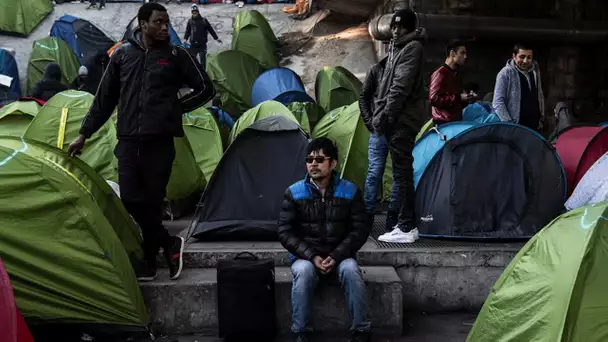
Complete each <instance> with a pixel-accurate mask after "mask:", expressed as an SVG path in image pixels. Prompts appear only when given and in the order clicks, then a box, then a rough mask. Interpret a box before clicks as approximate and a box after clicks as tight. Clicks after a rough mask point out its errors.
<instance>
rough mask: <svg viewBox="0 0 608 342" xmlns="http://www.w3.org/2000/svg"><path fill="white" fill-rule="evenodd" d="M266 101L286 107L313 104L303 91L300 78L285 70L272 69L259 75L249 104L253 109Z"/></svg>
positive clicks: (289, 70)
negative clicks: (296, 104)
mask: <svg viewBox="0 0 608 342" xmlns="http://www.w3.org/2000/svg"><path fill="white" fill-rule="evenodd" d="M268 100H274V101H277V102H280V103H282V104H284V105H285V106H288V105H289V104H291V103H293V102H315V101H314V100H313V99H312V98H311V97H310V96H308V94H306V90H305V89H304V84H303V83H302V80H301V79H300V76H298V74H296V73H295V72H293V71H292V70H291V69H287V68H273V69H270V70H267V71H265V72H264V73H263V74H261V75H260V76H259V77H258V79H257V80H256V81H255V83H254V84H253V88H252V89H251V102H252V105H253V106H254V107H255V106H257V105H259V104H260V103H262V102H264V101H268Z"/></svg>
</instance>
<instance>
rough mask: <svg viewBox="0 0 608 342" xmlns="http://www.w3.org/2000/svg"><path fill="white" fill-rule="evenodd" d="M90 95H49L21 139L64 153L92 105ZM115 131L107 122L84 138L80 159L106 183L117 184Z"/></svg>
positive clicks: (65, 93) (67, 93) (62, 93)
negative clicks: (108, 181) (50, 96)
mask: <svg viewBox="0 0 608 342" xmlns="http://www.w3.org/2000/svg"><path fill="white" fill-rule="evenodd" d="M93 99H94V97H93V95H91V94H89V93H87V92H83V91H76V90H67V91H64V92H61V93H59V94H57V95H55V96H53V97H52V98H51V99H50V100H49V101H48V102H47V103H46V104H45V105H44V106H43V107H42V109H40V112H39V113H38V115H37V116H36V118H35V119H34V120H32V123H31V124H30V126H29V127H28V128H27V130H26V131H25V133H24V134H23V136H24V137H25V138H28V139H32V140H37V141H40V142H43V143H45V144H48V145H50V146H53V147H57V148H60V149H63V150H64V151H67V148H68V146H69V145H70V143H72V141H74V140H75V139H76V138H77V137H78V135H79V131H80V127H81V124H82V120H83V119H84V117H85V115H86V114H87V113H88V112H89V108H90V107H91V105H92V104H93ZM116 143H117V139H116V128H115V127H114V125H113V124H112V122H111V121H108V122H106V123H105V124H104V125H103V126H102V127H101V129H99V131H97V132H96V133H95V134H93V136H92V137H91V138H90V139H87V141H86V145H85V148H84V149H83V150H82V154H81V155H80V158H81V159H82V160H83V161H84V162H85V163H87V164H88V165H89V166H90V167H92V168H93V169H94V170H95V171H97V172H98V173H99V175H100V176H101V177H103V178H104V179H106V180H111V181H114V182H118V172H117V163H116V158H115V157H114V147H115V146H116Z"/></svg>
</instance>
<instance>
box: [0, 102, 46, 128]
mask: <svg viewBox="0 0 608 342" xmlns="http://www.w3.org/2000/svg"><path fill="white" fill-rule="evenodd" d="M39 111H40V105H39V104H38V102H36V101H15V102H13V103H9V104H8V105H6V106H4V107H2V108H0V135H9V136H14V137H20V136H22V135H23V133H24V132H25V129H26V128H27V126H28V125H29V124H30V122H31V121H32V119H33V118H34V117H35V116H36V115H37V114H38V112H39Z"/></svg>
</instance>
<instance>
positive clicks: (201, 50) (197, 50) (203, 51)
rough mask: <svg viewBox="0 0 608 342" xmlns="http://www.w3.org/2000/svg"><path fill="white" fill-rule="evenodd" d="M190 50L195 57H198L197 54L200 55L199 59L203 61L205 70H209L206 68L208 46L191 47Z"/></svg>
mask: <svg viewBox="0 0 608 342" xmlns="http://www.w3.org/2000/svg"><path fill="white" fill-rule="evenodd" d="M188 51H189V52H190V54H191V55H192V57H194V58H196V56H197V55H198V59H199V61H200V62H201V66H202V67H203V70H207V68H206V63H207V47H206V46H203V47H191V48H190V49H189V50H188Z"/></svg>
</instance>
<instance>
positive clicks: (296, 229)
mask: <svg viewBox="0 0 608 342" xmlns="http://www.w3.org/2000/svg"><path fill="white" fill-rule="evenodd" d="M337 160H338V149H337V147H336V145H334V143H333V142H332V141H331V140H329V139H327V138H317V139H314V140H312V141H311V142H310V143H309V144H308V148H307V157H306V169H307V171H308V174H307V175H306V178H305V179H304V180H301V181H299V182H297V183H295V184H293V185H291V186H290V187H289V188H288V189H287V190H286V192H285V196H284V199H283V205H282V208H281V214H280V216H279V224H278V225H279V230H278V234H279V240H280V241H281V244H282V245H283V247H285V249H287V250H288V251H289V253H291V254H290V255H289V259H290V261H291V262H292V264H291V272H292V274H293V283H292V291H291V306H292V310H293V311H292V326H291V331H292V332H293V333H294V335H295V336H294V338H295V341H296V342H307V341H308V334H309V333H311V332H312V328H311V326H310V315H311V311H312V299H313V296H314V293H315V287H316V286H317V284H318V283H319V280H320V278H323V279H325V278H328V277H331V276H333V277H336V276H337V278H338V280H339V281H340V284H341V286H342V289H343V290H344V292H345V294H346V298H347V302H348V309H349V311H350V314H351V317H352V320H353V323H352V326H351V332H352V339H351V341H352V342H369V341H370V329H371V320H370V318H369V314H368V310H367V295H366V287H365V282H364V281H363V278H362V275H361V269H360V268H359V265H358V264H357V261H356V260H355V259H354V258H355V255H356V253H357V251H358V250H359V249H361V247H362V246H363V245H364V244H365V242H366V241H367V238H368V237H369V234H370V230H371V225H370V224H369V222H368V219H367V214H366V213H365V206H364V204H363V199H362V198H361V192H360V191H359V189H358V188H357V186H356V185H355V184H353V183H351V182H349V181H347V180H344V179H341V178H340V176H339V175H338V173H337V172H335V169H336V166H337V164H338V162H337Z"/></svg>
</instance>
